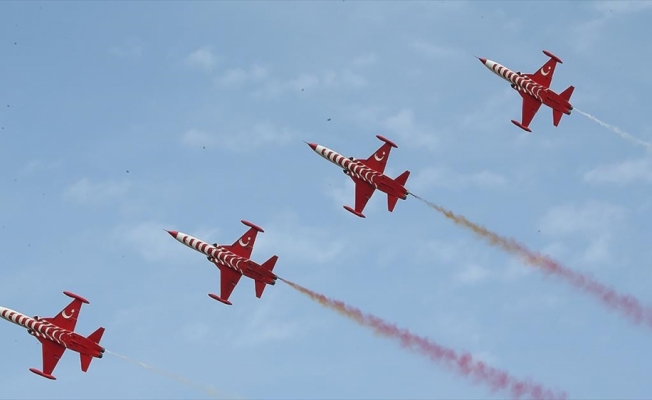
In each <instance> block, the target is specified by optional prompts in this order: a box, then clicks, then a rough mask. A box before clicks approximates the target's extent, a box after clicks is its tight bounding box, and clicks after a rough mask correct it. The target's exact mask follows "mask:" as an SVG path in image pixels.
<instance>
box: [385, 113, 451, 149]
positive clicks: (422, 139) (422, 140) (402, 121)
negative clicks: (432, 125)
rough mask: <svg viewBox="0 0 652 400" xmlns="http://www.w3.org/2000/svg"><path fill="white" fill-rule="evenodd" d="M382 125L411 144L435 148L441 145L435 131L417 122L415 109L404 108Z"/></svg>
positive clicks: (386, 119)
mask: <svg viewBox="0 0 652 400" xmlns="http://www.w3.org/2000/svg"><path fill="white" fill-rule="evenodd" d="M381 125H382V127H383V128H385V129H387V130H388V131H390V132H392V133H394V134H396V135H397V136H399V137H400V138H401V140H404V141H406V142H409V144H410V145H411V146H418V147H425V148H427V149H429V150H435V149H437V148H438V147H439V139H438V138H437V136H435V134H434V132H433V131H432V130H430V129H427V128H425V127H423V126H421V125H420V124H418V123H417V121H416V119H415V117H414V111H412V110H411V109H407V108H404V109H402V110H400V111H399V112H398V113H396V114H394V115H391V116H389V117H387V118H385V119H384V120H383V121H382V123H381Z"/></svg>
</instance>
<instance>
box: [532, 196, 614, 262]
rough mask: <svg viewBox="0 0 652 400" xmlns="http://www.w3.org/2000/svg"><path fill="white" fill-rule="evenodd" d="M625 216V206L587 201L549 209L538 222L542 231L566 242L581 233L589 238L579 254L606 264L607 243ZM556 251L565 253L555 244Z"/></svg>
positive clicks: (609, 257) (607, 255) (583, 260)
mask: <svg viewBox="0 0 652 400" xmlns="http://www.w3.org/2000/svg"><path fill="white" fill-rule="evenodd" d="M626 216H627V212H626V209H624V208H623V207H619V206H614V205H610V204H606V203H597V202H590V203H587V204H585V205H583V206H577V205H564V206H558V207H554V208H552V209H550V210H549V211H548V212H547V213H546V214H545V215H544V216H543V217H542V218H541V219H540V221H539V228H540V230H541V232H542V233H543V234H545V235H548V236H559V237H561V238H560V239H561V240H562V241H567V240H569V239H570V238H572V237H573V236H576V235H580V236H581V237H583V238H584V239H585V240H588V241H589V244H588V246H587V248H586V249H585V250H584V252H583V253H582V254H581V257H580V260H581V261H582V262H584V263H590V264H597V263H606V262H608V261H610V260H611V253H610V243H611V238H612V237H613V236H614V233H615V231H616V230H617V229H619V228H620V227H621V226H622V224H623V222H624V221H625V218H626ZM556 249H557V252H558V253H567V251H566V246H564V245H561V244H557V245H556Z"/></svg>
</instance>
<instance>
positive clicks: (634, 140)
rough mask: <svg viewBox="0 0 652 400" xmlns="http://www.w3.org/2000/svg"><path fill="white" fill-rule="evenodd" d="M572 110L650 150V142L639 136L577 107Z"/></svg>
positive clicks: (651, 149) (651, 148) (651, 145)
mask: <svg viewBox="0 0 652 400" xmlns="http://www.w3.org/2000/svg"><path fill="white" fill-rule="evenodd" d="M573 111H577V112H578V113H580V114H582V115H583V116H585V117H586V118H588V119H590V120H592V121H595V122H597V123H598V124H600V125H602V126H603V127H605V128H607V129H609V130H610V131H612V132H614V133H615V134H616V135H618V136H620V137H621V138H623V139H627V140H629V141H630V142H632V143H634V144H640V145H641V146H645V147H647V150H648V151H651V152H652V144H650V143H648V142H646V141H643V140H641V139H639V138H637V137H635V136H632V135H630V134H629V133H627V132H624V131H622V130H620V128H618V127H617V126H613V125H609V124H607V123H606V122H602V121H600V120H599V119H597V118H596V117H594V116H593V115H591V114H589V113H585V112H584V111H581V110H578V109H577V108H573Z"/></svg>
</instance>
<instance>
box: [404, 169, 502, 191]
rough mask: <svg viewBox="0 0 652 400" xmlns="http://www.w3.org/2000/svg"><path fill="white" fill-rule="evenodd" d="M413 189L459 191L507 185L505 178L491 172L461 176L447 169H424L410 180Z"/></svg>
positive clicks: (485, 171)
mask: <svg viewBox="0 0 652 400" xmlns="http://www.w3.org/2000/svg"><path fill="white" fill-rule="evenodd" d="M411 184H412V186H413V187H415V188H421V189H425V188H429V187H444V188H448V189H461V188H466V187H498V186H505V185H506V184H507V178H505V177H504V176H502V175H500V174H497V173H494V172H491V171H487V170H484V171H480V172H474V173H470V174H461V173H458V172H455V171H452V170H450V169H448V168H426V169H424V170H422V171H420V172H419V173H417V174H415V176H414V177H413V178H412V180H411Z"/></svg>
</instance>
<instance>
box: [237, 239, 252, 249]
mask: <svg viewBox="0 0 652 400" xmlns="http://www.w3.org/2000/svg"><path fill="white" fill-rule="evenodd" d="M249 242H251V238H250V237H248V238H247V243H244V242H243V241H242V238H241V239H240V240H238V243H240V246H242V247H247V246H249Z"/></svg>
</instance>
